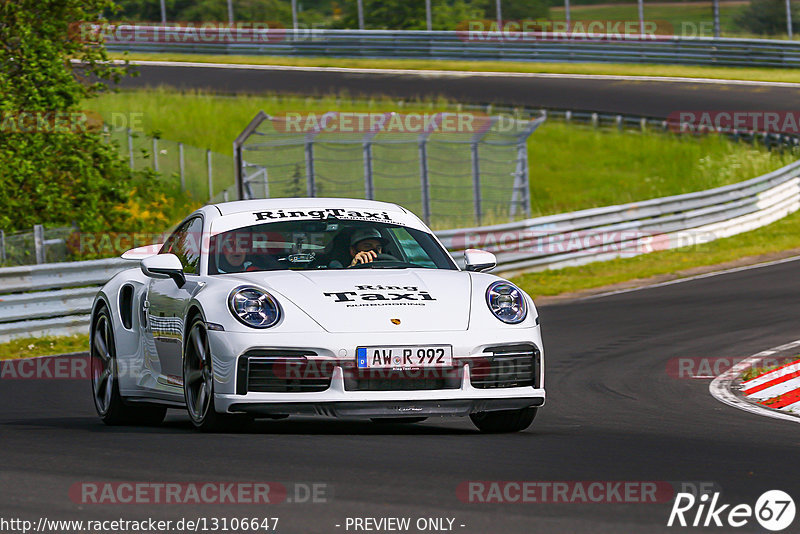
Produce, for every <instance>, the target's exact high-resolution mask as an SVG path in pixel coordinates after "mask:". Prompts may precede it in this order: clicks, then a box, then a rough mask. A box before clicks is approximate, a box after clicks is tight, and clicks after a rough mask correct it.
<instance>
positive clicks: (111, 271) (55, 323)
mask: <svg viewBox="0 0 800 534" xmlns="http://www.w3.org/2000/svg"><path fill="white" fill-rule="evenodd" d="M136 265H137V264H136V262H132V261H130V260H123V259H122V258H110V259H105V260H92V261H79V262H66V263H47V264H44V265H26V266H22V267H8V268H5V269H0V343H2V342H5V341H8V340H10V339H14V338H17V337H30V336H39V335H54V336H63V335H70V334H76V333H87V332H88V331H89V313H90V312H91V309H92V302H93V301H94V297H95V295H96V294H97V290H98V289H99V286H101V285H102V284H105V283H106V282H107V281H108V280H110V279H111V278H112V277H113V276H114V275H115V274H117V273H118V272H120V271H122V270H124V269H129V268H131V267H135V266H136Z"/></svg>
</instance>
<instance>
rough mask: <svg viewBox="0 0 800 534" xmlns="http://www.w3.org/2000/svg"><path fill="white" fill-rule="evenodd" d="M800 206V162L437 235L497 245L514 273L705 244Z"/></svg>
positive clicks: (493, 248)
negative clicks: (687, 188)
mask: <svg viewBox="0 0 800 534" xmlns="http://www.w3.org/2000/svg"><path fill="white" fill-rule="evenodd" d="M798 208H800V161H798V162H795V163H792V164H791V165H787V166H785V167H783V168H781V169H778V170H776V171H774V172H771V173H769V174H765V175H763V176H759V177H757V178H753V179H750V180H746V181H744V182H740V183H738V184H733V185H728V186H723V187H718V188H715V189H709V190H706V191H700V192H697V193H688V194H684V195H676V196H671V197H664V198H658V199H653V200H647V201H644V202H633V203H629V204H620V205H617V206H607V207H602V208H594V209H587V210H581V211H576V212H572V213H564V214H559V215H550V216H544V217H537V218H533V219H527V220H524V221H519V222H514V223H508V224H499V225H494V226H484V227H478V228H459V229H454V230H446V231H441V232H437V235H438V236H439V238H440V240H441V241H442V243H443V244H444V245H445V246H446V247H447V248H448V249H449V250H450V251H451V252H459V251H463V250H464V249H466V248H483V249H484V250H489V251H490V252H494V253H495V254H496V255H497V259H498V269H497V270H498V272H502V273H505V274H512V273H516V272H520V271H522V270H536V269H557V268H562V267H569V266H575V265H582V264H586V263H590V262H594V261H607V260H611V259H614V258H619V257H630V256H636V255H639V254H645V253H648V252H652V251H655V250H667V249H672V248H680V247H685V246H690V245H698V244H703V243H706V242H708V241H712V240H714V239H718V238H721V237H729V236H731V235H735V234H737V233H741V232H745V231H747V230H752V229H754V228H758V227H760V226H764V225H766V224H769V223H771V222H773V221H776V220H778V219H780V218H782V217H784V216H786V215H788V214H789V213H792V212H794V211H796V210H797V209H798Z"/></svg>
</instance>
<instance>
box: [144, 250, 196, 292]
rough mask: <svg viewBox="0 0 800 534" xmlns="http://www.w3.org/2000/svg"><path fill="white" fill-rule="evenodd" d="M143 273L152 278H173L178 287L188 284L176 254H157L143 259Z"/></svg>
mask: <svg viewBox="0 0 800 534" xmlns="http://www.w3.org/2000/svg"><path fill="white" fill-rule="evenodd" d="M142 272H143V273H144V274H145V276H149V277H150V278H172V279H173V280H174V281H175V284H177V286H178V287H183V284H185V283H186V275H185V274H183V265H182V264H181V260H179V259H178V256H176V255H175V254H157V255H156V256H150V257H149V258H145V259H143V260H142Z"/></svg>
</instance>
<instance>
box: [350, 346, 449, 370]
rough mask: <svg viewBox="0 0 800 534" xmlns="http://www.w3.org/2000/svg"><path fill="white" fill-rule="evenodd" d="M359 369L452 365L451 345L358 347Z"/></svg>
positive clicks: (357, 359)
mask: <svg viewBox="0 0 800 534" xmlns="http://www.w3.org/2000/svg"><path fill="white" fill-rule="evenodd" d="M356 361H357V362H358V367H359V369H416V368H419V367H452V366H453V347H452V346H451V345H419V346H411V347H409V346H402V345H400V346H398V345H392V346H384V347H358V348H357V349H356Z"/></svg>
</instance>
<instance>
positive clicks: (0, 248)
mask: <svg viewBox="0 0 800 534" xmlns="http://www.w3.org/2000/svg"><path fill="white" fill-rule="evenodd" d="M5 262H6V232H5V230H0V263H5Z"/></svg>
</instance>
